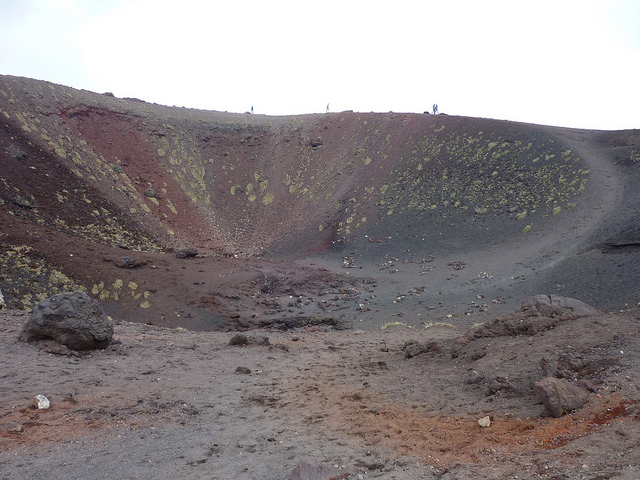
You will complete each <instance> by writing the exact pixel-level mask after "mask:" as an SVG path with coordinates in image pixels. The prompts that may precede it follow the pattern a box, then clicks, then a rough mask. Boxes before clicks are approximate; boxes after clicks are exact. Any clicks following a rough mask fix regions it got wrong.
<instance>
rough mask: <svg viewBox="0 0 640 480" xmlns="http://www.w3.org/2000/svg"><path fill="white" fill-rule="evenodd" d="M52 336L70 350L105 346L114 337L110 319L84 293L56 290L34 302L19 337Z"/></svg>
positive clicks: (26, 340)
mask: <svg viewBox="0 0 640 480" xmlns="http://www.w3.org/2000/svg"><path fill="white" fill-rule="evenodd" d="M47 339H53V340H55V341H56V342H58V343H60V344H62V345H64V346H66V347H68V348H70V349H71V350H93V349H100V348H106V347H107V346H108V345H109V344H110V343H111V340H112V339H113V322H112V321H111V320H110V319H109V317H107V316H106V315H105V314H104V311H103V310H102V306H101V305H100V304H99V303H98V302H97V301H95V300H94V299H92V298H91V297H89V296H88V295H87V294H86V293H84V292H81V291H79V290H76V291H75V292H73V293H58V294H56V295H53V296H51V297H49V298H47V299H45V300H42V301H40V302H39V303H38V305H36V306H35V307H34V308H33V310H32V312H31V318H30V319H29V321H28V322H27V323H26V324H25V325H24V327H23V328H22V332H20V337H19V340H20V341H23V342H34V341H38V340H47Z"/></svg>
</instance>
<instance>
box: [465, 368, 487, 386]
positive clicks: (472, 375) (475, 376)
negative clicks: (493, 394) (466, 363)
mask: <svg viewBox="0 0 640 480" xmlns="http://www.w3.org/2000/svg"><path fill="white" fill-rule="evenodd" d="M483 380H484V375H482V374H481V373H480V372H478V371H477V370H471V372H469V376H468V377H467V382H466V383H467V384H469V385H473V384H476V383H480V382H482V381H483Z"/></svg>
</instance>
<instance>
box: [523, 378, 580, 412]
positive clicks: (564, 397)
mask: <svg viewBox="0 0 640 480" xmlns="http://www.w3.org/2000/svg"><path fill="white" fill-rule="evenodd" d="M533 391H534V393H535V394H536V396H537V397H538V400H540V401H541V402H542V403H543V404H544V409H545V410H546V411H547V413H548V414H549V415H551V416H552V417H556V418H557V417H561V416H562V415H564V414H565V413H569V412H572V411H573V410H577V409H578V408H580V407H582V406H583V405H584V404H585V403H587V402H588V401H589V395H590V392H589V390H587V389H586V388H582V387H580V386H578V385H576V384H574V383H571V382H568V381H567V380H565V379H564V378H554V377H546V378H543V379H542V380H540V381H539V382H536V383H534V384H533Z"/></svg>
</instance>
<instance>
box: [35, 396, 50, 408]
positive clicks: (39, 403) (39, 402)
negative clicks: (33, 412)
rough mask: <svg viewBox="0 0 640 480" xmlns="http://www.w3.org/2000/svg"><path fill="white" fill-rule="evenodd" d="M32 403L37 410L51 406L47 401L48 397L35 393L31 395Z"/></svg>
mask: <svg viewBox="0 0 640 480" xmlns="http://www.w3.org/2000/svg"><path fill="white" fill-rule="evenodd" d="M33 405H34V406H35V407H36V408H37V409H38V410H46V409H47V408H49V407H50V406H51V402H49V399H48V398H47V397H45V396H44V395H36V396H35V397H33Z"/></svg>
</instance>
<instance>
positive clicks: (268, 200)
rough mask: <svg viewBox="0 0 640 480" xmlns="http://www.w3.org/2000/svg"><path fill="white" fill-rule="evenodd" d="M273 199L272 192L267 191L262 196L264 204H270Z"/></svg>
mask: <svg viewBox="0 0 640 480" xmlns="http://www.w3.org/2000/svg"><path fill="white" fill-rule="evenodd" d="M274 199H275V196H274V195H273V193H267V194H266V195H265V196H264V197H262V203H263V204H264V205H265V206H266V205H270V204H271V203H272V202H273V200H274Z"/></svg>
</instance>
